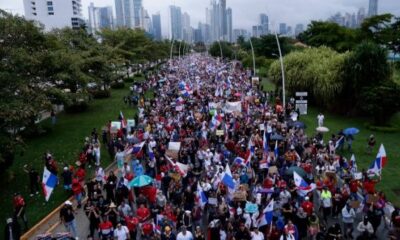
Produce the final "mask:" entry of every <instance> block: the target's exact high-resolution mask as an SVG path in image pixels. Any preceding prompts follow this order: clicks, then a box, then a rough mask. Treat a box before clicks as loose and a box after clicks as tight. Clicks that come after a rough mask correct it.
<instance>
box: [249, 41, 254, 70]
mask: <svg viewBox="0 0 400 240" xmlns="http://www.w3.org/2000/svg"><path fill="white" fill-rule="evenodd" d="M249 40H250V47H251V54H252V56H253V76H255V75H256V59H255V57H254V48H253V43H252V42H251V37H250V38H249Z"/></svg>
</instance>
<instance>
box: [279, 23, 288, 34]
mask: <svg viewBox="0 0 400 240" xmlns="http://www.w3.org/2000/svg"><path fill="white" fill-rule="evenodd" d="M286 30H287V27H286V23H280V24H279V34H281V35H286Z"/></svg>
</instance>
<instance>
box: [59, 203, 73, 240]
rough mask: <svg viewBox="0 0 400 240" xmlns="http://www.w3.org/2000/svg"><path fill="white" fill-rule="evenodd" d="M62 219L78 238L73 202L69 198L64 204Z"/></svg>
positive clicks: (68, 229) (61, 212)
mask: <svg viewBox="0 0 400 240" xmlns="http://www.w3.org/2000/svg"><path fill="white" fill-rule="evenodd" d="M60 220H61V223H63V224H64V226H65V228H66V229H67V231H68V232H70V233H71V235H72V236H73V237H74V238H75V239H77V228H76V220H75V212H74V210H73V208H72V202H71V201H69V200H67V201H65V203H64V206H63V207H62V208H61V210H60Z"/></svg>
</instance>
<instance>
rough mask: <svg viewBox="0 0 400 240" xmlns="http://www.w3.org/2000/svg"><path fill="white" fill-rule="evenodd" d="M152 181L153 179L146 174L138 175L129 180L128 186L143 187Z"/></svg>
mask: <svg viewBox="0 0 400 240" xmlns="http://www.w3.org/2000/svg"><path fill="white" fill-rule="evenodd" d="M152 182H153V179H152V178H151V177H149V176H147V175H140V176H137V177H135V178H134V179H133V180H132V181H130V182H129V186H130V187H144V186H147V185H149V184H151V183H152Z"/></svg>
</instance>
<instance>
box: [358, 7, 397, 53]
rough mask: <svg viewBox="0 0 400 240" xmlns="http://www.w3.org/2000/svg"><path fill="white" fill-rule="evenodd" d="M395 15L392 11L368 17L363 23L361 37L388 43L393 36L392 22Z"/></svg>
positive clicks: (384, 43) (379, 42)
mask: <svg viewBox="0 0 400 240" xmlns="http://www.w3.org/2000/svg"><path fill="white" fill-rule="evenodd" d="M392 18H393V15H392V14H390V13H387V14H382V15H376V16H372V17H369V18H366V19H365V20H364V21H363V22H362V24H361V28H360V30H361V38H362V39H364V40H368V41H373V42H375V43H377V44H382V45H386V44H387V43H388V42H389V41H390V38H391V36H390V35H391V32H392V29H391V22H392Z"/></svg>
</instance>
